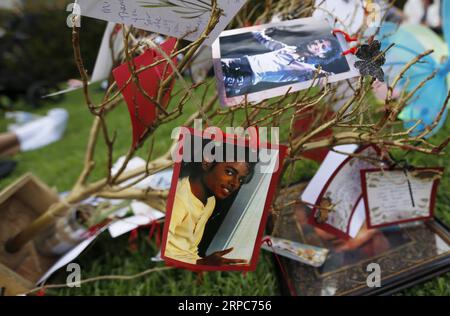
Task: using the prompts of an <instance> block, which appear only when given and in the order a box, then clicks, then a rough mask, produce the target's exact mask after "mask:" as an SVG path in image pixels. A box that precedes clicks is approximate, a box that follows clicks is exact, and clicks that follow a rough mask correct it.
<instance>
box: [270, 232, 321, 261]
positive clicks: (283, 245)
mask: <svg viewBox="0 0 450 316" xmlns="http://www.w3.org/2000/svg"><path fill="white" fill-rule="evenodd" d="M270 240H271V241H272V246H269V245H267V244H266V243H264V244H263V245H262V246H261V248H262V249H264V250H267V251H270V252H275V253H276V254H277V255H281V256H284V257H286V258H289V259H292V260H295V261H298V262H301V263H304V264H307V265H310V266H313V267H316V268H318V267H320V266H322V265H323V264H324V263H325V260H326V259H327V255H328V253H329V252H330V251H329V250H328V249H325V248H319V247H314V246H310V245H305V244H301V243H298V242H295V241H291V240H287V239H283V238H277V237H270Z"/></svg>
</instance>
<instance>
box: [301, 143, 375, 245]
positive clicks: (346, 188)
mask: <svg viewBox="0 0 450 316" xmlns="http://www.w3.org/2000/svg"><path fill="white" fill-rule="evenodd" d="M379 155H380V154H379V149H378V148H377V147H375V146H369V147H363V148H357V146H356V145H344V146H338V147H335V148H334V149H333V151H332V152H330V153H329V154H328V155H327V157H326V158H325V160H324V162H323V163H322V165H321V166H320V168H319V170H318V172H317V173H316V175H315V176H314V177H313V179H312V180H311V181H310V183H309V184H308V186H307V187H306V189H305V191H304V192H303V194H302V197H301V199H302V201H304V202H305V203H306V204H307V205H309V206H311V207H312V214H311V217H310V219H309V222H310V224H311V225H313V226H316V227H318V228H320V229H322V230H324V231H326V232H328V233H330V234H333V235H335V236H337V237H339V238H343V239H348V238H355V237H356V235H357V234H358V232H359V230H360V229H361V227H362V225H363V224H364V222H365V219H366V214H365V210H364V203H363V201H362V189H361V179H360V172H359V171H360V170H362V169H369V168H376V167H380V165H379V164H378V163H377V162H376V161H377V157H379Z"/></svg>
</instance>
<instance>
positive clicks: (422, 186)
mask: <svg viewBox="0 0 450 316" xmlns="http://www.w3.org/2000/svg"><path fill="white" fill-rule="evenodd" d="M442 174H443V168H416V169H413V170H406V169H394V170H382V169H368V170H361V183H362V187H363V197H364V203H365V208H366V214H367V224H368V226H369V227H370V228H373V227H382V226H388V225H394V224H399V223H405V222H412V221H418V220H425V219H429V218H432V217H433V212H434V206H435V201H436V193H437V188H438V185H439V180H440V178H441V177H442Z"/></svg>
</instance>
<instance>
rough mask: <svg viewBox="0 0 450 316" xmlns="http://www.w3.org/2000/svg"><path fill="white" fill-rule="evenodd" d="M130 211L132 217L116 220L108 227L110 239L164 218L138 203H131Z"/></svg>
mask: <svg viewBox="0 0 450 316" xmlns="http://www.w3.org/2000/svg"><path fill="white" fill-rule="evenodd" d="M131 210H132V211H133V213H134V214H135V215H134V216H130V217H127V218H124V219H120V220H117V221H115V222H114V223H112V224H111V225H109V227H108V231H109V233H110V234H111V237H112V238H116V237H119V236H121V235H123V234H126V233H128V232H130V231H132V230H133V229H136V228H138V227H139V226H143V225H148V224H150V223H152V222H153V221H156V220H158V219H161V218H163V217H164V216H165V214H164V213H162V212H160V211H158V210H155V209H154V208H152V207H151V206H149V205H148V204H146V203H143V202H139V201H133V202H132V203H131Z"/></svg>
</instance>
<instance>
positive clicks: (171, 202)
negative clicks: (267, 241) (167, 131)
mask: <svg viewBox="0 0 450 316" xmlns="http://www.w3.org/2000/svg"><path fill="white" fill-rule="evenodd" d="M223 135H225V134H223ZM224 137H225V138H224V140H223V142H218V141H216V140H212V139H211V138H210V137H208V136H205V135H202V134H201V133H200V132H194V131H193V130H192V131H190V133H189V134H188V135H186V134H184V135H183V136H181V139H180V142H179V146H180V147H179V148H178V149H179V151H178V153H179V154H180V157H182V160H181V161H180V162H177V163H176V165H175V170H174V175H173V178H172V187H171V190H170V194H169V199H168V205H167V221H166V226H165V227H164V235H163V249H162V257H163V258H164V259H165V260H166V262H167V263H169V264H172V265H176V266H181V267H186V268H190V269H194V270H243V271H249V270H254V269H255V267H256V261H257V258H258V253H259V250H260V247H261V240H262V237H263V230H264V227H265V222H266V217H267V212H268V207H269V206H270V203H271V201H272V198H273V194H274V188H275V185H276V182H277V179H278V176H279V172H280V170H279V168H278V166H279V165H280V161H282V159H283V157H284V155H285V147H282V146H275V145H260V146H256V147H253V146H250V144H249V143H248V142H237V139H236V138H235V137H230V135H225V136H224ZM242 144H243V145H244V146H242ZM199 157H200V160H199V159H198V158H199Z"/></svg>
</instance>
